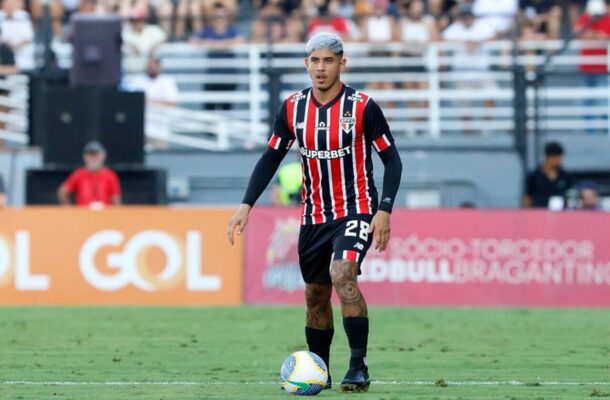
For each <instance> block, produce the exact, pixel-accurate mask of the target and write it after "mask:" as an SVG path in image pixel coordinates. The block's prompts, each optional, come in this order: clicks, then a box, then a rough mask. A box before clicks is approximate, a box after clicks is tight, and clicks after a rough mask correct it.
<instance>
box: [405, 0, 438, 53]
mask: <svg viewBox="0 0 610 400" xmlns="http://www.w3.org/2000/svg"><path fill="white" fill-rule="evenodd" d="M424 11H425V5H424V2H423V0H410V1H409V0H403V1H402V2H401V3H400V7H399V13H400V21H399V23H398V24H397V26H396V32H395V34H394V39H395V40H397V41H400V42H405V43H408V44H409V46H408V47H409V48H410V49H412V48H414V51H412V50H410V51H409V52H408V53H409V54H414V55H422V49H423V48H424V47H425V46H426V44H427V43H430V42H434V41H437V40H438V39H439V38H440V35H439V32H438V28H437V26H436V23H435V21H434V17H432V16H430V15H425V13H424Z"/></svg>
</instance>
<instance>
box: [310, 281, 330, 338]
mask: <svg viewBox="0 0 610 400" xmlns="http://www.w3.org/2000/svg"><path fill="white" fill-rule="evenodd" d="M332 292H333V287H332V285H331V284H330V283H307V284H305V301H306V303H307V311H306V315H305V320H306V325H307V326H308V327H310V328H315V329H332V328H333V309H332V306H331V304H330V296H331V295H332Z"/></svg>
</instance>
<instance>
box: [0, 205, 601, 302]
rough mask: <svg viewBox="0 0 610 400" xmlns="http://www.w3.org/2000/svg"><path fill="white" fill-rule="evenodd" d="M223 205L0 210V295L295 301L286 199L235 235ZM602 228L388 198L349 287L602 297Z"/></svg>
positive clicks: (294, 225)
mask: <svg viewBox="0 0 610 400" xmlns="http://www.w3.org/2000/svg"><path fill="white" fill-rule="evenodd" d="M232 212H233V210H232V209H229V208H225V209H222V208H204V209H191V208H188V209H186V208H185V209H179V208H161V207H155V208H153V207H122V208H118V209H106V210H99V211H93V210H88V209H66V208H51V207H40V208H39V207H31V208H27V209H8V210H6V209H5V210H0V220H1V221H2V224H1V225H0V305H57V304H59V305H93V304H100V305H111V304H113V305H198V306H208V305H239V304H243V303H244V302H245V303H249V304H303V301H304V298H303V291H302V288H303V282H302V280H301V278H300V272H299V266H298V259H297V244H298V235H299V211H298V209H294V208H266V207H257V208H255V209H254V211H253V212H252V214H251V218H250V224H249V226H248V229H247V230H246V232H245V234H244V235H243V236H242V237H239V238H238V241H237V244H236V246H235V247H231V246H229V244H228V243H227V238H226V223H227V221H228V219H229V218H230V216H231V215H232ZM609 231H610V214H606V213H593V212H557V213H554V212H547V211H483V210H419V211H414V210H404V209H397V210H395V211H394V214H393V221H392V232H393V233H392V240H391V242H390V246H389V248H388V249H387V251H386V252H384V253H383V254H379V253H377V252H376V251H375V250H370V251H369V254H368V255H367V257H366V259H365V261H364V263H363V265H362V276H361V282H362V287H363V290H364V292H365V293H366V296H367V301H368V302H369V303H370V304H376V305H391V306H422V305H432V306H440V305H442V306H519V307H538V306H544V307H610V248H608V246H606V242H607V232H609ZM244 240H245V242H244ZM335 300H336V299H335Z"/></svg>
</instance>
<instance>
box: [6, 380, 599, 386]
mask: <svg viewBox="0 0 610 400" xmlns="http://www.w3.org/2000/svg"><path fill="white" fill-rule="evenodd" d="M279 384H280V383H279V382H276V381H244V382H238V381H208V382H204V381H27V380H15V381H0V386H212V385H214V386H218V385H279ZM372 384H373V385H382V386H383V385H399V386H435V385H436V384H437V383H435V382H433V381H373V382H372ZM444 384H446V385H448V386H609V385H610V381H607V382H574V381H565V382H564V381H532V382H526V381H516V380H512V381H444V383H443V385H444Z"/></svg>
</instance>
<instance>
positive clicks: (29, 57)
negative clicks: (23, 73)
mask: <svg viewBox="0 0 610 400" xmlns="http://www.w3.org/2000/svg"><path fill="white" fill-rule="evenodd" d="M0 26H1V27H2V32H1V35H2V36H0V41H1V42H2V43H4V44H6V45H8V46H9V47H10V48H11V49H12V50H13V53H14V54H15V64H16V65H17V68H18V69H19V70H28V69H32V68H33V67H34V46H33V42H34V28H33V27H32V21H31V20H30V15H29V14H28V13H27V12H26V11H24V10H22V9H20V8H19V3H18V0H3V2H2V10H1V11H0Z"/></svg>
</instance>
